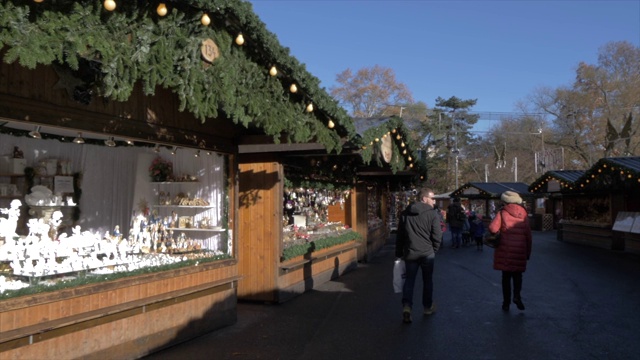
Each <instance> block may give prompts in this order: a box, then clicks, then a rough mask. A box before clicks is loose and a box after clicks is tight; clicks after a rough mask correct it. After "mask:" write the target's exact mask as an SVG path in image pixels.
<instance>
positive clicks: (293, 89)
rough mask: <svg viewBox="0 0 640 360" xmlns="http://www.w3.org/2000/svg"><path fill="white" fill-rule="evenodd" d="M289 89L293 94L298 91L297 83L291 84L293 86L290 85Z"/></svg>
mask: <svg viewBox="0 0 640 360" xmlns="http://www.w3.org/2000/svg"><path fill="white" fill-rule="evenodd" d="M289 91H291V93H292V94H295V93H297V92H298V87H297V86H296V84H291V86H289Z"/></svg>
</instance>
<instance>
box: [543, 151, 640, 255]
mask: <svg viewBox="0 0 640 360" xmlns="http://www.w3.org/2000/svg"><path fill="white" fill-rule="evenodd" d="M541 185H544V184H541ZM538 189H543V187H539V188H538ZM560 192H561V194H562V219H561V220H560V221H559V228H558V239H559V240H562V241H567V242H572V243H578V244H584V245H589V246H594V247H600V248H604V249H610V250H624V251H628V252H634V253H639V252H640V236H639V234H640V222H638V221H636V219H637V218H638V217H639V216H640V204H639V202H638V201H637V199H639V198H640V157H611V158H603V159H600V160H598V161H597V162H596V163H595V164H594V165H593V166H592V167H591V168H590V169H588V170H586V171H585V172H584V174H583V175H582V176H580V177H579V178H578V179H577V180H576V181H575V182H574V183H573V184H572V183H565V184H563V186H562V187H561V190H560ZM636 222H638V224H637V225H634V224H636Z"/></svg>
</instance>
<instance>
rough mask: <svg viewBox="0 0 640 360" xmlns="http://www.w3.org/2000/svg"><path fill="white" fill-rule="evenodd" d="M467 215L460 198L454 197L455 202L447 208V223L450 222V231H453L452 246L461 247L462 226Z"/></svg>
mask: <svg viewBox="0 0 640 360" xmlns="http://www.w3.org/2000/svg"><path fill="white" fill-rule="evenodd" d="M465 217H466V215H465V213H464V209H463V208H462V204H461V203H460V198H454V199H453V203H451V204H450V205H449V207H448V208H447V223H449V231H451V246H452V247H453V248H459V247H460V243H461V242H462V227H463V226H464V219H465Z"/></svg>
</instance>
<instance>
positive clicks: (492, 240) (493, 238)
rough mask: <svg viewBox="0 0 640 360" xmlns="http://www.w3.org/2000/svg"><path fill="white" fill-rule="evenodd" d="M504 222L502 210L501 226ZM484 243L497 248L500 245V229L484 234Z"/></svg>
mask: <svg viewBox="0 0 640 360" xmlns="http://www.w3.org/2000/svg"><path fill="white" fill-rule="evenodd" d="M503 222H504V219H503V218H502V212H500V228H502V223H503ZM482 243H483V244H485V245H487V246H488V247H490V248H494V249H495V248H497V247H498V246H499V245H500V230H498V232H496V233H492V232H490V231H487V232H486V233H484V236H483V237H482Z"/></svg>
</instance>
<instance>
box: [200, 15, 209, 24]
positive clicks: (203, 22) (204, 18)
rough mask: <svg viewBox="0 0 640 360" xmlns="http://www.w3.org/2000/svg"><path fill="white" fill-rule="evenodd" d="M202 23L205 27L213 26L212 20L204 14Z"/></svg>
mask: <svg viewBox="0 0 640 360" xmlns="http://www.w3.org/2000/svg"><path fill="white" fill-rule="evenodd" d="M200 23H201V24H202V25H204V26H209V24H211V18H210V17H209V15H207V13H204V14H202V17H201V18H200Z"/></svg>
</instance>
